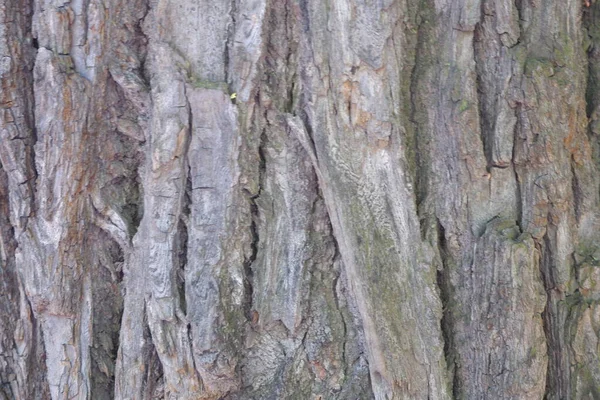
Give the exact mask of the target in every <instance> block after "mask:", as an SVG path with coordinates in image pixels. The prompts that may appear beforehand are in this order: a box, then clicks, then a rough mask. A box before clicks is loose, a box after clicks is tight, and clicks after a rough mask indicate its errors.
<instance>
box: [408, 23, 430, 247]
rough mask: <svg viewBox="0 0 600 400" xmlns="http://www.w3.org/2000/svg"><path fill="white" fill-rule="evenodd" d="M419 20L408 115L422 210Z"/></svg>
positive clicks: (421, 40) (417, 198)
mask: <svg viewBox="0 0 600 400" xmlns="http://www.w3.org/2000/svg"><path fill="white" fill-rule="evenodd" d="M417 18H418V20H419V23H418V25H417V34H416V47H415V60H414V64H413V68H412V71H411V73H410V88H409V98H410V110H409V116H408V120H409V121H410V123H411V124H412V125H413V130H414V134H413V135H414V141H413V142H414V147H415V148H414V162H415V169H414V171H415V172H414V176H413V177H412V181H413V182H414V183H415V187H416V193H415V201H416V204H417V210H418V211H420V207H419V206H420V204H421V203H422V202H423V201H424V200H425V197H426V196H427V182H426V181H425V179H426V178H425V177H424V176H423V175H424V174H422V173H419V171H420V170H421V168H422V163H424V160H423V159H422V157H423V155H424V154H422V152H421V151H422V150H424V149H421V148H420V146H419V144H420V140H419V134H420V129H421V127H420V124H419V122H418V117H417V112H418V111H417V110H418V108H417V99H416V97H417V93H418V90H419V80H420V77H421V75H420V73H419V71H420V68H421V65H422V64H423V61H422V58H423V54H422V53H423V51H424V45H425V43H424V41H425V39H424V32H423V30H424V28H423V18H422V17H421V16H418V17H417ZM419 220H421V218H419ZM421 230H423V224H421ZM421 236H422V237H424V232H421Z"/></svg>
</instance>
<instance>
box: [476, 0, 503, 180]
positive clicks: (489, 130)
mask: <svg viewBox="0 0 600 400" xmlns="http://www.w3.org/2000/svg"><path fill="white" fill-rule="evenodd" d="M482 3H483V2H482ZM481 6H482V7H483V4H482V5H481ZM481 15H482V18H486V15H485V14H484V13H483V11H482V13H481ZM483 23H484V22H480V23H478V24H476V25H475V30H474V32H473V58H474V59H473V61H474V62H475V86H476V93H477V113H478V116H479V118H478V120H479V134H480V137H481V142H482V144H483V154H484V155H485V160H486V170H487V172H488V173H489V172H490V171H491V169H492V167H494V165H493V164H494V163H493V157H492V143H493V137H492V136H493V134H494V125H495V121H493V120H492V121H490V118H489V117H488V112H486V111H490V110H486V109H485V104H484V98H486V97H489V96H493V97H494V103H493V106H492V108H496V103H497V99H496V94H495V93H487V90H486V89H489V88H485V87H484V83H483V77H482V75H483V74H484V71H483V70H482V68H484V65H485V59H486V58H487V57H488V55H487V54H485V50H484V51H483V52H482V49H481V48H480V46H482V45H483V44H482V45H479V44H478V43H479V42H481V41H482V39H481V35H482V33H481V30H482V29H483V27H482V24H483ZM482 53H483V54H482ZM494 111H495V110H494Z"/></svg>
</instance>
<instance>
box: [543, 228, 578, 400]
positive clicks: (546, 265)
mask: <svg viewBox="0 0 600 400" xmlns="http://www.w3.org/2000/svg"><path fill="white" fill-rule="evenodd" d="M535 245H536V248H537V250H538V251H539V252H540V254H541V258H540V273H541V277H542V281H543V284H544V287H545V290H546V295H547V300H546V307H545V308H544V311H543V312H542V321H543V325H544V334H545V336H546V345H547V349H548V369H547V373H546V389H545V394H544V399H548V400H550V399H570V398H571V397H570V370H569V366H568V363H565V362H564V359H565V356H566V355H565V354H564V352H565V351H567V349H566V348H565V346H566V345H567V344H566V343H564V335H561V332H560V330H561V329H565V327H564V326H563V325H562V323H561V320H562V318H561V308H562V307H563V306H562V305H561V304H560V303H561V301H563V300H564V299H562V297H563V296H562V293H561V292H560V291H559V289H558V288H557V287H556V279H555V277H554V275H553V271H554V266H553V257H552V254H551V250H550V246H551V242H550V238H549V236H548V234H547V233H546V234H545V235H544V237H543V238H542V242H541V243H539V242H538V241H536V243H535ZM562 322H566V320H564V321H562ZM565 366H566V369H565V368H564V367H565Z"/></svg>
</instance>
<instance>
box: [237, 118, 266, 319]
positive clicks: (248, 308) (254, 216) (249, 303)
mask: <svg viewBox="0 0 600 400" xmlns="http://www.w3.org/2000/svg"><path fill="white" fill-rule="evenodd" d="M264 118H265V120H266V114H265V115H264ZM266 140H267V133H266V130H265V128H263V129H262V131H261V134H260V140H259V144H258V159H259V165H258V191H257V193H256V194H255V195H252V196H250V199H249V200H250V217H251V222H250V235H251V241H250V249H251V252H250V255H249V256H248V258H246V259H245V260H244V263H243V268H244V315H245V317H246V319H247V320H248V321H252V322H258V321H255V320H256V316H255V310H253V294H254V284H253V281H254V271H253V270H252V267H253V264H254V262H255V261H256V258H257V256H258V244H259V241H260V237H259V234H258V224H259V222H260V211H259V207H258V203H257V201H258V198H259V197H260V195H261V193H262V188H263V187H264V181H265V178H266V158H265V154H264V146H265V143H266Z"/></svg>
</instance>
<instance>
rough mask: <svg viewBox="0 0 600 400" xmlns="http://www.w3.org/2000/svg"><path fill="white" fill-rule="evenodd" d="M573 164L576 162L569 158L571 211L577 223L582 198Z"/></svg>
mask: <svg viewBox="0 0 600 400" xmlns="http://www.w3.org/2000/svg"><path fill="white" fill-rule="evenodd" d="M575 163H576V161H575V160H574V159H573V157H571V190H572V191H573V203H574V204H573V210H574V212H575V218H576V220H577V222H579V218H580V216H581V202H582V198H583V190H582V189H581V185H580V183H579V178H578V177H577V173H576V171H575Z"/></svg>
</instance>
